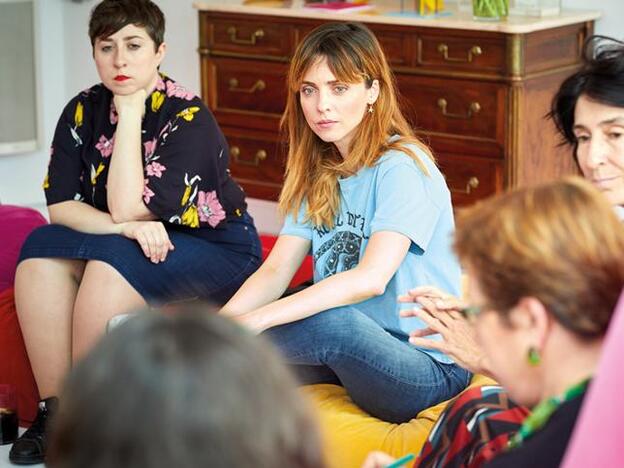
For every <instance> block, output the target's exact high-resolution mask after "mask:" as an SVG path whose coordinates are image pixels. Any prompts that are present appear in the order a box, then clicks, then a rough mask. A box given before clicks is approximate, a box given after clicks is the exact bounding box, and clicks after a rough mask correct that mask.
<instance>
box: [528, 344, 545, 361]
mask: <svg viewBox="0 0 624 468" xmlns="http://www.w3.org/2000/svg"><path fill="white" fill-rule="evenodd" d="M527 358H528V360H529V364H531V365H532V366H539V364H540V361H541V359H542V358H541V357H540V354H539V351H538V350H537V348H535V347H533V346H531V347H530V348H529V353H528V355H527Z"/></svg>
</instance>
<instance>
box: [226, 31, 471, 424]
mask: <svg viewBox="0 0 624 468" xmlns="http://www.w3.org/2000/svg"><path fill="white" fill-rule="evenodd" d="M288 91H289V92H288V101H287V104H286V110H285V113H284V116H283V119H282V122H283V126H284V128H285V131H286V132H287V134H288V138H289V142H290V146H289V153H288V162H287V167H286V180H285V183H284V188H283V191H282V194H281V197H280V204H279V206H280V209H281V212H282V213H283V214H284V215H285V217H286V219H285V224H284V227H283V229H282V231H281V233H280V236H279V239H278V241H277V243H276V244H275V247H274V248H273V250H272V252H271V254H270V256H269V258H268V259H267V260H266V261H265V263H264V264H263V265H262V266H261V268H260V269H259V270H258V271H257V273H255V274H254V275H253V276H251V277H250V278H249V279H248V281H247V282H246V283H245V284H244V285H243V286H242V287H241V289H240V290H239V291H238V292H237V293H236V294H235V295H234V297H233V298H232V299H231V300H230V301H229V302H228V303H227V304H226V305H225V306H224V308H223V313H225V314H228V315H231V316H233V317H235V319H237V320H239V321H240V322H242V323H244V324H246V325H247V326H249V327H251V328H252V329H255V330H256V331H259V332H260V331H265V330H267V331H266V334H267V335H268V336H269V337H270V338H271V339H272V340H273V342H274V343H276V344H277V345H278V346H279V347H280V348H281V350H282V352H283V354H284V356H285V358H286V360H287V361H288V362H289V363H291V364H292V365H293V366H294V369H295V371H296V372H297V373H298V374H299V376H300V378H301V380H302V381H303V382H305V383H317V382H334V383H340V384H342V385H344V386H345V388H346V389H347V391H348V392H349V394H350V396H351V397H352V398H353V400H354V401H355V402H356V403H357V404H358V405H359V406H360V407H362V408H363V409H364V410H366V411H368V412H369V413H370V414H372V415H374V416H377V417H379V418H381V419H384V420H387V421H393V422H402V421H406V420H409V419H411V418H412V417H414V416H415V415H416V414H417V413H418V412H419V411H420V410H422V409H424V408H426V407H428V406H431V405H433V404H436V403H438V402H440V401H442V400H445V399H447V398H449V397H451V396H454V395H455V394H457V393H458V392H459V391H460V390H461V389H463V388H464V387H465V386H466V384H467V382H468V380H469V378H470V373H469V372H467V371H464V370H462V369H461V368H459V367H458V366H456V365H455V364H454V363H453V361H452V360H451V359H449V358H448V357H447V356H446V355H444V354H442V353H439V352H437V351H429V350H425V349H421V348H417V347H415V346H412V345H410V344H409V343H408V337H409V333H410V332H411V331H413V330H415V329H418V328H424V327H425V324H424V323H423V322H422V321H420V320H419V319H413V318H409V319H402V318H400V316H399V305H398V304H397V301H396V298H397V295H398V294H399V293H402V292H404V291H406V290H407V289H408V288H410V287H412V286H413V285H414V284H429V283H434V284H436V285H438V287H443V288H448V289H450V290H452V291H458V290H459V285H460V269H459V265H458V262H457V260H456V259H455V257H454V256H453V254H452V252H451V249H450V235H451V233H452V231H453V225H454V224H453V211H452V207H451V198H450V193H449V190H448V188H447V186H446V183H445V181H444V177H443V176H442V174H441V173H440V171H439V170H438V168H437V167H436V164H435V162H434V159H433V157H432V155H431V153H430V152H429V150H428V148H427V147H426V146H425V145H424V144H423V143H422V142H421V141H419V140H418V139H417V138H416V137H415V136H414V134H413V132H412V130H411V129H410V127H409V125H408V123H407V122H406V120H405V118H404V117H403V115H402V114H401V111H400V110H399V106H398V104H397V97H396V91H395V84H394V78H393V76H392V73H391V72H390V69H389V66H388V63H387V61H386V59H385V56H384V53H383V51H382V49H381V47H380V45H379V42H378V41H377V39H376V38H375V36H374V35H373V34H372V33H371V31H370V30H368V29H367V28H366V27H365V26H363V25H360V24H355V23H330V24H325V25H323V26H321V27H319V28H317V29H316V30H314V31H313V32H311V33H310V34H309V35H308V36H307V37H306V38H305V39H304V40H303V41H302V43H301V44H300V45H299V47H298V48H297V50H296V52H295V54H294V57H293V59H292V62H291V66H290V72H289V75H288ZM310 251H311V252H312V254H313V256H314V266H315V271H314V285H313V286H310V287H309V288H306V289H304V290H303V291H300V292H298V293H296V294H293V295H290V296H288V297H284V298H281V299H280V296H282V294H283V293H284V291H285V289H286V287H287V285H288V283H289V281H290V280H291V278H292V276H293V274H294V273H295V271H296V270H297V268H298V267H299V265H300V263H301V261H302V260H303V258H304V257H305V256H306V255H307V254H308V253H309V252H310Z"/></svg>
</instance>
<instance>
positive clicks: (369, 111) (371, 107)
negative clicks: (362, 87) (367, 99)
mask: <svg viewBox="0 0 624 468" xmlns="http://www.w3.org/2000/svg"><path fill="white" fill-rule="evenodd" d="M368 113H369V114H372V113H373V105H372V104H369V105H368Z"/></svg>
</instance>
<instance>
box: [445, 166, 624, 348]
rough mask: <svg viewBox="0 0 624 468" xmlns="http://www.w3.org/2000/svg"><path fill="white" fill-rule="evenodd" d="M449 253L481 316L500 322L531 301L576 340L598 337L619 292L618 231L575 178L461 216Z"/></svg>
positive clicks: (621, 254) (622, 248)
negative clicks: (478, 301)
mask: <svg viewBox="0 0 624 468" xmlns="http://www.w3.org/2000/svg"><path fill="white" fill-rule="evenodd" d="M455 251H456V252H457V254H458V255H459V258H460V260H461V261H462V264H463V265H464V266H466V267H468V269H469V270H470V274H471V275H472V277H473V278H474V279H475V280H476V281H477V284H478V285H479V286H480V289H481V291H482V293H483V295H484V297H485V304H484V305H485V306H486V307H487V308H488V309H492V310H495V311H496V312H497V313H499V314H501V315H502V316H503V317H507V316H508V313H509V311H510V310H511V309H513V308H514V307H515V306H516V305H517V304H518V301H519V300H520V299H521V298H523V297H534V298H536V299H538V300H539V301H540V302H541V303H542V304H543V305H544V306H545V308H546V309H547V310H548V311H549V313H550V314H551V315H552V317H553V318H554V320H555V321H557V322H559V323H560V324H561V325H562V326H563V327H565V328H566V329H568V330H569V331H570V332H572V333H574V334H575V335H577V336H579V337H581V338H588V339H593V338H598V337H601V336H602V335H603V334H604V333H605V331H606V329H607V325H608V324H609V320H610V318H611V314H612V313H613V309H614V308H615V305H616V303H617V301H618V298H619V296H620V293H621V292H622V288H623V287H624V227H623V226H622V223H621V222H620V220H619V219H618V218H617V216H616V214H615V212H614V211H613V208H612V206H611V205H610V204H609V202H608V201H607V199H606V198H605V197H604V196H603V195H602V194H601V193H600V192H598V190H597V189H596V188H594V187H593V186H592V185H591V184H590V183H589V182H587V181H585V180H584V179H582V178H580V177H577V176H570V177H566V178H564V179H561V180H558V181H555V182H551V183H548V184H543V185H537V186H532V187H526V188H521V189H517V190H514V191H513V192H509V193H507V194H504V195H501V196H498V197H495V198H491V199H488V200H484V201H482V202H479V203H477V204H476V205H473V206H472V207H470V208H468V209H466V210H464V211H462V212H461V213H460V215H459V217H458V222H457V229H456V233H455ZM507 323H509V322H508V321H507Z"/></svg>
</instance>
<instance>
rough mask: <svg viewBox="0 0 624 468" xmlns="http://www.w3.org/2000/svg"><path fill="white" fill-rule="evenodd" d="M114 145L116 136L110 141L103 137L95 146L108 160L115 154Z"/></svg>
mask: <svg viewBox="0 0 624 468" xmlns="http://www.w3.org/2000/svg"><path fill="white" fill-rule="evenodd" d="M114 144H115V136H113V138H111V139H110V140H109V139H108V138H106V137H105V136H104V135H101V136H100V139H99V141H98V142H97V144H96V145H95V148H96V149H97V150H99V151H100V154H101V155H102V157H103V158H108V157H109V156H110V155H111V154H113V146H114Z"/></svg>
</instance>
